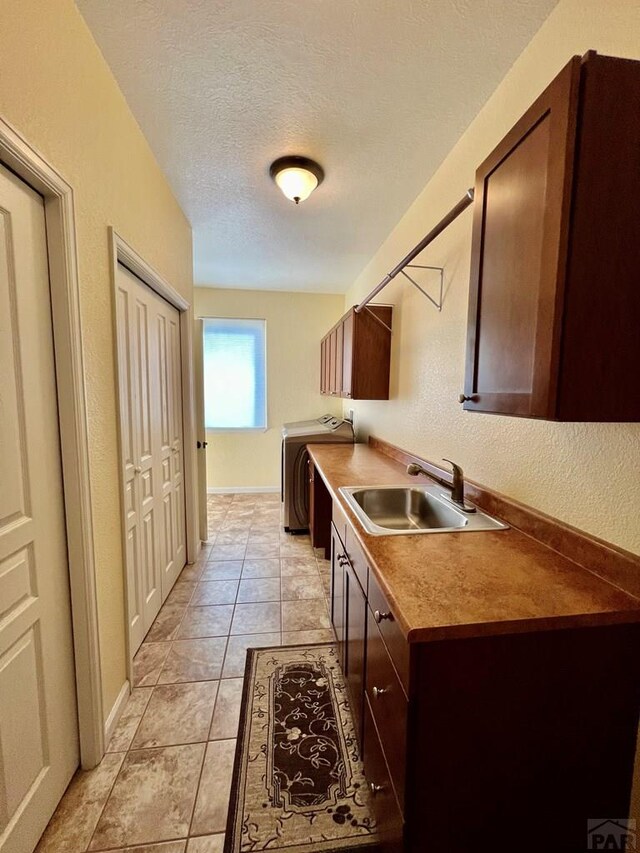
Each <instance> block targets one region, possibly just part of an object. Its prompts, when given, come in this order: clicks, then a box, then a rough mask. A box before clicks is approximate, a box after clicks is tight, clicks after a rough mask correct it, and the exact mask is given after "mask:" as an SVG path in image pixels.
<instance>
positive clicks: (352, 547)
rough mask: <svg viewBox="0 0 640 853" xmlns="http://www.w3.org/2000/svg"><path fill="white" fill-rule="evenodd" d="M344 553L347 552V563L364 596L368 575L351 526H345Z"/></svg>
mask: <svg viewBox="0 0 640 853" xmlns="http://www.w3.org/2000/svg"><path fill="white" fill-rule="evenodd" d="M344 544H345V551H346V552H347V557H348V558H349V562H350V563H351V565H352V567H353V571H354V572H355V573H356V577H357V578H358V580H359V581H360V586H361V587H362V589H363V590H364V594H365V595H366V594H367V586H368V574H369V569H368V567H367V561H366V560H365V558H364V553H363V552H362V548H361V547H360V543H359V542H358V540H357V538H356V535H355V533H354V532H353V530H352V529H351V525H349V524H348V525H347V537H346V540H345V543H344Z"/></svg>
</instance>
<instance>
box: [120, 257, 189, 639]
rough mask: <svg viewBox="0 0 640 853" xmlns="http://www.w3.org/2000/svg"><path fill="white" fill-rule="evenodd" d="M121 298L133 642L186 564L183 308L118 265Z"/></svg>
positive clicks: (129, 602)
mask: <svg viewBox="0 0 640 853" xmlns="http://www.w3.org/2000/svg"><path fill="white" fill-rule="evenodd" d="M117 285H118V291H117V299H116V310H117V325H118V361H119V365H118V367H119V382H120V385H119V388H120V427H121V433H122V442H121V444H122V454H123V460H122V461H123V470H124V490H125V493H124V508H125V546H126V557H127V606H128V622H129V631H130V637H129V646H130V649H129V651H130V653H131V654H133V653H134V652H135V651H136V649H137V648H138V647H139V645H140V643H141V642H142V640H143V639H144V636H145V634H146V632H147V631H148V630H149V628H150V627H151V625H152V623H153V620H154V619H155V617H156V616H157V614H158V611H159V610H160V607H161V605H162V602H163V601H164V600H165V599H166V597H167V596H168V594H169V592H170V590H171V587H172V586H173V584H174V583H175V580H176V578H177V577H178V575H179V574H180V571H181V570H182V567H183V566H184V564H185V562H186V534H185V530H186V525H185V515H184V514H185V497H184V473H183V472H184V462H183V446H182V380H181V377H182V374H181V351H180V315H179V312H178V311H177V310H176V309H175V308H174V307H173V306H172V305H170V304H169V303H168V302H166V301H165V300H164V299H163V298H162V297H161V296H159V295H158V294H157V293H155V292H154V291H152V290H151V289H150V288H149V287H147V286H146V285H145V284H143V282H142V281H140V279H138V278H137V277H136V276H135V275H133V273H131V272H130V271H129V270H127V269H126V268H125V267H123V266H121V265H119V266H118V280H117Z"/></svg>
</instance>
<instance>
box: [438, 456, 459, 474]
mask: <svg viewBox="0 0 640 853" xmlns="http://www.w3.org/2000/svg"><path fill="white" fill-rule="evenodd" d="M442 461H443V462H448V463H449V465H451V467H452V468H453V476H454V477H462V476H463V475H464V472H463V470H462V468H461V467H460V466H459V465H457V464H456V463H455V462H452V461H451V459H445V458H444V457H443V459H442Z"/></svg>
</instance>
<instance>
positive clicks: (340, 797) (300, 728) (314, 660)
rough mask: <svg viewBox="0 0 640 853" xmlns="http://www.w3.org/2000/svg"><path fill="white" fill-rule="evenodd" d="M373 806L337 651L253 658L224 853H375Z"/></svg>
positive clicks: (298, 649) (327, 648) (308, 649)
mask: <svg viewBox="0 0 640 853" xmlns="http://www.w3.org/2000/svg"><path fill="white" fill-rule="evenodd" d="M369 796H370V795H369V789H368V787H367V785H366V782H365V779H364V776H363V772H362V764H361V761H360V756H359V752H358V744H357V741H356V737H355V733H354V728H353V722H352V719H351V714H350V711H349V703H348V699H347V690H346V685H345V683H344V679H343V676H342V672H341V670H340V665H339V663H338V658H337V649H336V647H335V646H334V645H332V644H327V643H323V644H320V645H312V646H278V647H274V648H268V649H249V651H248V653H247V665H246V671H245V682H244V696H243V702H242V715H241V719H240V727H239V733H238V745H237V751H236V759H235V767H234V773H233V783H232V790H231V803H230V806H229V817H228V821H227V832H226V836H225V847H224V853H249V851H252V853H253V851H260V850H282V851H286V853H334V851H335V853H337V852H338V851H340V853H349V851H360V850H366V851H367V853H372V848H375V846H376V842H377V837H376V828H375V822H374V819H373V816H372V812H371V810H370V800H369Z"/></svg>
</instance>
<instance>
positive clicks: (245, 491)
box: [207, 486, 280, 495]
mask: <svg viewBox="0 0 640 853" xmlns="http://www.w3.org/2000/svg"><path fill="white" fill-rule="evenodd" d="M279 491H280V486H222V487H220V488H218V487H217V486H208V487H207V494H209V495H235V494H238V495H250V494H259V495H266V494H271V493H272V492H279Z"/></svg>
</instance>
